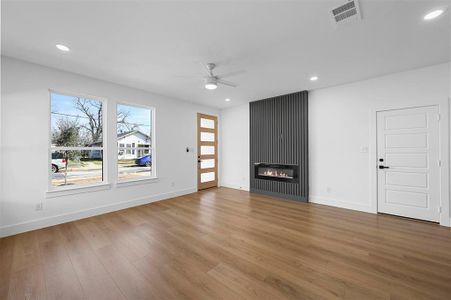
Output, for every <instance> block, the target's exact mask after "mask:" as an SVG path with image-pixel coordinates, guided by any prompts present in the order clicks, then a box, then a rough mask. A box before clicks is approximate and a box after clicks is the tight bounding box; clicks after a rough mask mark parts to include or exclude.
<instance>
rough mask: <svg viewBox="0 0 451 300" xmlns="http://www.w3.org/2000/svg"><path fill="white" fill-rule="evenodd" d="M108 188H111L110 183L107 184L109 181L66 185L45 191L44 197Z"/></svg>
mask: <svg viewBox="0 0 451 300" xmlns="http://www.w3.org/2000/svg"><path fill="white" fill-rule="evenodd" d="M110 188H111V184H109V183H101V184H96V185H85V186H78V187H66V188H61V189H56V190H53V191H47V192H46V198H56V197H63V196H69V195H76V194H81V193H88V192H97V191H104V190H109V189H110Z"/></svg>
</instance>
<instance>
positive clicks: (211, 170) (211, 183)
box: [197, 113, 218, 190]
mask: <svg viewBox="0 0 451 300" xmlns="http://www.w3.org/2000/svg"><path fill="white" fill-rule="evenodd" d="M216 186H218V118H217V117H215V116H209V115H204V114H201V113H198V114H197V189H198V190H203V189H208V188H211V187H216Z"/></svg>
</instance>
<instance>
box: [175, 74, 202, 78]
mask: <svg viewBox="0 0 451 300" xmlns="http://www.w3.org/2000/svg"><path fill="white" fill-rule="evenodd" d="M174 77H176V78H203V77H204V76H200V75H174Z"/></svg>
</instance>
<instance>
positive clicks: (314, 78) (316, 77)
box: [310, 76, 318, 81]
mask: <svg viewBox="0 0 451 300" xmlns="http://www.w3.org/2000/svg"><path fill="white" fill-rule="evenodd" d="M317 80H318V76H312V77H310V81H317Z"/></svg>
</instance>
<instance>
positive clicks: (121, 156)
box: [117, 104, 154, 180]
mask: <svg viewBox="0 0 451 300" xmlns="http://www.w3.org/2000/svg"><path fill="white" fill-rule="evenodd" d="M117 149H118V153H117V163H118V177H119V179H120V180H132V179H143V178H146V177H152V176H153V173H154V172H153V168H152V110H151V109H150V108H144V107H138V106H131V105H125V104H118V105H117Z"/></svg>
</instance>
